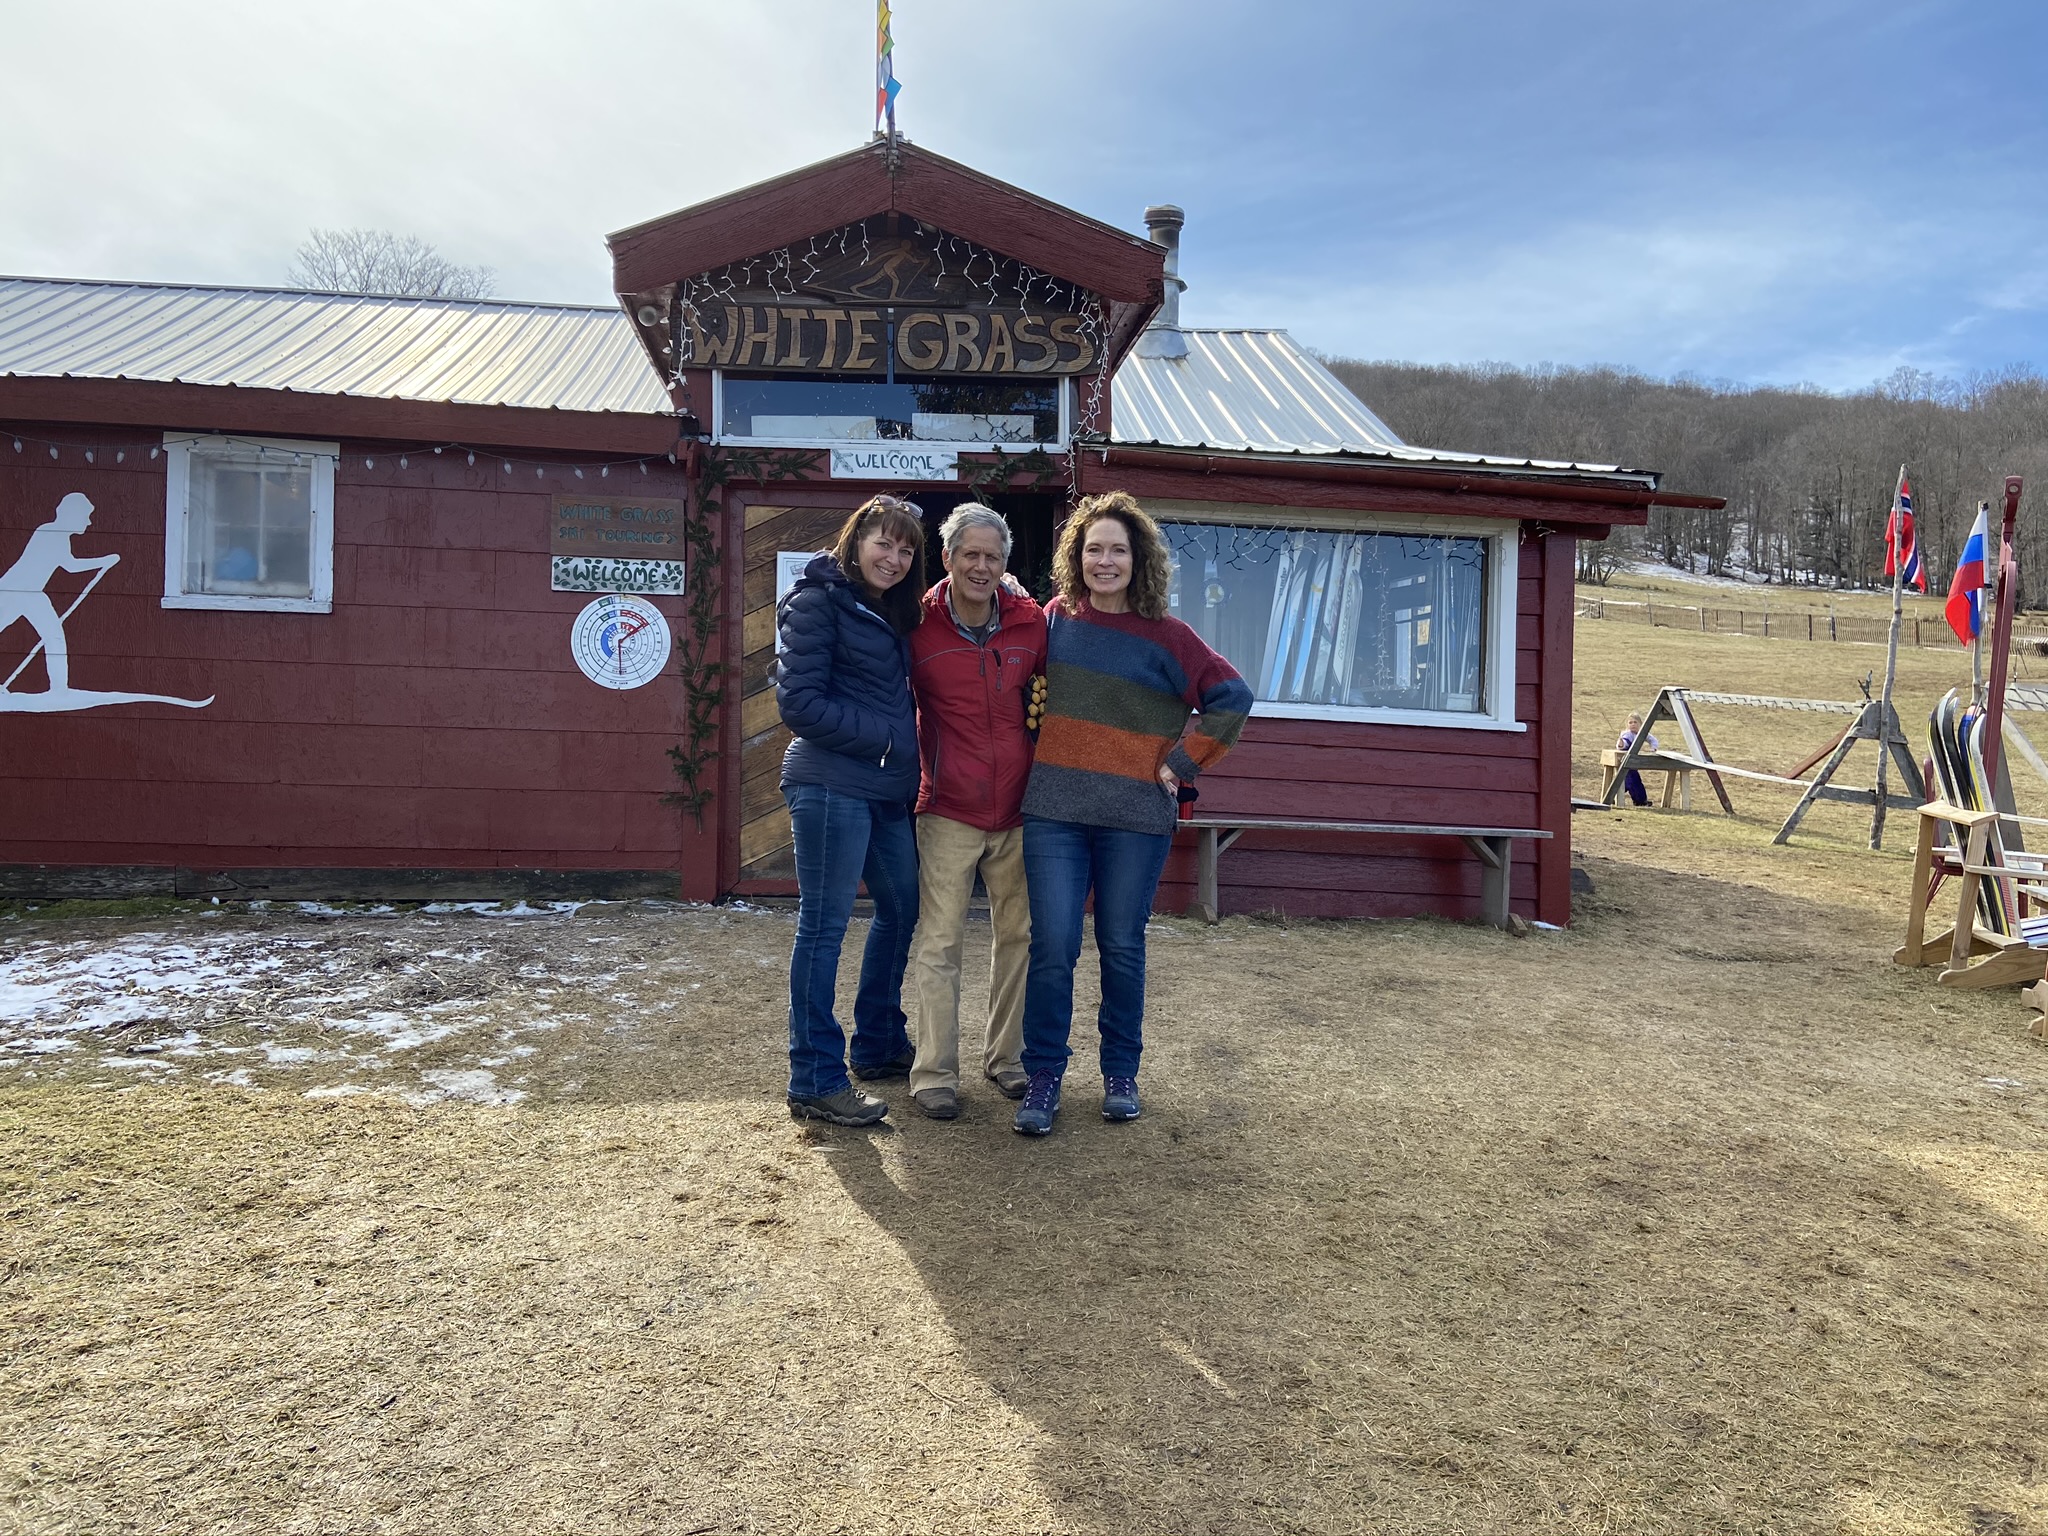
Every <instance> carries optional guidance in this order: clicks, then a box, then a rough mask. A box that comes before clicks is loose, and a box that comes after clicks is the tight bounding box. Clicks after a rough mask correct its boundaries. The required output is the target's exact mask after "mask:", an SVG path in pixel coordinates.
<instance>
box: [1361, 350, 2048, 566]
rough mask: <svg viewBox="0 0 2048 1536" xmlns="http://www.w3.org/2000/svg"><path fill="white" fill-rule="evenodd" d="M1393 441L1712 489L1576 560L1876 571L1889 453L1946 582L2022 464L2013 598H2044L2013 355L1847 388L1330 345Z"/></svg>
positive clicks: (2030, 448)
mask: <svg viewBox="0 0 2048 1536" xmlns="http://www.w3.org/2000/svg"><path fill="white" fill-rule="evenodd" d="M1327 361H1328V363H1329V366H1330V368H1331V369H1332V370H1333V371H1334V372H1335V373H1336V374H1337V376H1338V377H1339V378H1340V379H1342V380H1343V381H1344V382H1345V383H1346V384H1347V385H1349V386H1350V388H1351V389H1352V391H1353V392H1354V393H1356V394H1357V395H1358V397H1359V398H1360V399H1362V400H1364V401H1365V402H1366V404H1368V405H1369V406H1371V407H1372V409H1373V410H1374V411H1375V412H1376V413H1377V414H1378V415H1379V416H1380V417H1381V418H1382V419H1383V420H1384V421H1385V422H1386V423H1387V425H1388V426H1390V427H1392V428H1393V429H1394V431H1395V432H1396V433H1398V434H1399V435H1400V436H1401V437H1402V438H1403V439H1405V440H1406V441H1407V442H1410V443H1413V444H1416V445H1419V446H1426V447H1430V448H1452V449H1459V450H1462V451H1465V452H1471V453H1487V454H1502V455H1509V456H1513V457H1518V458H1519V457H1525V456H1526V457H1530V458H1540V459H1566V460H1574V461H1577V462H1579V463H1597V464H1618V465H1620V466H1622V467H1623V468H1627V469H1654V470H1657V471H1659V472H1660V473H1661V474H1662V475H1663V482H1662V483H1663V486H1664V488H1665V489H1666V490H1670V491H1684V492H1690V493H1695V494H1700V495H1708V496H1725V497H1726V498H1727V499H1728V506H1727V508H1726V510H1725V511H1721V512H1698V511H1691V510H1687V509H1684V508H1677V507H1656V508H1652V509H1651V512H1650V522H1649V526H1648V527H1647V528H1618V529H1616V530H1615V533H1614V537H1613V538H1611V539H1609V540H1608V541H1607V542H1606V543H1604V544H1591V543H1584V544H1581V545H1580V574H1581V576H1582V577H1583V578H1585V579H1588V580H1595V581H1601V580H1605V579H1606V578H1607V576H1608V575H1610V574H1611V573H1612V572H1613V570H1614V569H1615V567H1616V565H1617V564H1618V563H1620V562H1622V561H1627V560H1647V561H1654V562H1661V563H1664V564H1668V565H1671V566H1673V567H1674V568H1676V569H1679V570H1690V571H1692V572H1694V573H1697V574H1705V575H1714V576H1744V577H1747V578H1748V579H1750V580H1757V581H1771V582H1784V583H1810V584H1814V585H1819V586H1830V587H1835V586H1869V585H1877V584H1881V583H1882V581H1883V577H1882V575H1881V572H1882V571H1883V569H1884V523H1885V515H1886V513H1887V511H1888V510H1889V509H1890V507H1891V500H1892V487H1893V485H1894V483H1895V482H1896V480H1897V478H1898V473H1899V465H1900V464H1901V463H1903V464H1905V465H1906V466H1907V472H1908V475H1909V477H1910V479H1911V481H1912V486H1913V496H1914V503H1915V510H1916V512H1917V514H1918V516H1919V519H1920V523H1919V527H1920V538H1921V541H1922V559H1923V560H1924V561H1925V562H1926V566H1927V576H1928V586H1929V589H1930V590H1932V591H1937V592H1939V591H1941V590H1943V589H1945V588H1946V586H1947V584H1948V579H1949V576H1950V574H1951V573H1952V572H1953V571H1954V569H1955V562H1956V556H1957V554H1958V552H1959V551H1960V549H1961V547H1962V542H1963V540H1964V539H1966V538H1967V537H1968V536H1969V531H1970V524H1971V522H1972V520H1973V519H1974V518H1975V516H1976V508H1977V503H1978V502H1979V501H1989V502H1991V503H1992V517H1991V528H1992V533H1993V535H1994V537H1995V536H1996V534H1997V530H1998V511H1999V507H2000V505H2001V503H2002V499H2003V487H2004V480H2005V476H2007V475H2009V474H2017V475H2024V476H2026V477H2027V495H2026V499H2025V500H2024V501H2023V502H2022V503H2021V507H2020V526H2019V557H2020V570H2021V573H2022V602H2023V603H2028V604H2029V605H2038V604H2039V603H2041V602H2043V601H2048V378H2043V377H2042V376H2041V375H2040V374H2038V373H2035V372H2033V371H2032V370H2029V369H2023V368H2014V369H2008V370H2005V371H2003V372H1999V373H1990V374H1981V375H1977V376H1974V377H1971V378H1969V379H1963V380H1957V379H1949V378H1942V377H1938V376H1936V375H1934V374H1931V373H1925V372H1921V371H1918V370H1915V369H1910V368H1902V369H1900V370H1898V371H1897V372H1896V373H1894V374H1892V375H1891V376H1890V377H1889V378H1886V379H1883V380H1880V381H1879V382H1878V383H1876V384H1873V385H1872V386H1871V387H1870V388H1868V389H1865V390H1861V391H1858V392H1856V393H1853V394H1839V395H1838V394H1829V393H1827V392H1825V391H1822V390H1818V389H1810V388H1797V389H1784V388H1747V387H1741V386H1736V385H1730V384H1707V383H1701V382H1697V381H1694V380H1690V379H1677V380H1663V379H1653V378H1650V377H1647V376H1646V375H1643V374H1640V373H1634V372H1630V371H1628V370H1626V369H1620V368H1558V367H1549V366H1543V367H1535V368H1515V367H1509V366H1506V365H1503V364H1493V365H1483V366H1480V367H1450V366H1432V365H1424V364H1417V363H1392V362H1361V361H1357V360H1355V359H1348V358H1331V359H1327Z"/></svg>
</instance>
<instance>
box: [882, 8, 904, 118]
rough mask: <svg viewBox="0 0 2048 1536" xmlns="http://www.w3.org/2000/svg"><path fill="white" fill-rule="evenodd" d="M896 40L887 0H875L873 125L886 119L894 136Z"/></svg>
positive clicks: (898, 87) (897, 86)
mask: <svg viewBox="0 0 2048 1536" xmlns="http://www.w3.org/2000/svg"><path fill="white" fill-rule="evenodd" d="M902 89H903V87H902V86H900V85H898V84H897V83H896V42H895V39H893V38H892V37H890V36H889V0H875V127H876V128H877V129H880V128H881V126H882V124H883V123H884V122H885V121H886V122H887V123H888V125H889V137H890V138H892V139H893V138H895V137H896V93H897V92H898V91H900V90H902Z"/></svg>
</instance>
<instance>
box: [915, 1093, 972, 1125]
mask: <svg viewBox="0 0 2048 1536" xmlns="http://www.w3.org/2000/svg"><path fill="white" fill-rule="evenodd" d="M910 1101H911V1102H912V1103H913V1104H915V1105H916V1106H917V1107H918V1109H919V1110H920V1111H921V1112H922V1113H923V1115H924V1117H925V1119H927V1120H958V1119H959V1118H960V1095H959V1094H958V1093H957V1092H955V1091H954V1090H953V1089H951V1088H920V1089H918V1090H917V1092H915V1093H913V1094H912V1095H911V1096H910Z"/></svg>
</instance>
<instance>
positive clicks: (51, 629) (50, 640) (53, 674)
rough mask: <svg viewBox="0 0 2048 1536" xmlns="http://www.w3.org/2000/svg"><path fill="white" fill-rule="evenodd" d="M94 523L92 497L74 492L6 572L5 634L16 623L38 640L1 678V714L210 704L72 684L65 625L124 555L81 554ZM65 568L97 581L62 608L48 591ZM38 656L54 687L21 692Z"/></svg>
mask: <svg viewBox="0 0 2048 1536" xmlns="http://www.w3.org/2000/svg"><path fill="white" fill-rule="evenodd" d="M91 524H92V502H91V501H90V500H88V499H87V498H86V496H85V495H84V494H83V493H81V492H79V491H73V492H71V493H70V494H69V495H68V496H66V497H65V498H64V499H63V500H62V501H60V502H58V503H57V511H56V515H55V516H53V517H52V518H51V519H50V520H49V521H48V522H47V523H45V524H43V526H42V527H40V528H38V529H37V530H36V531H35V532H34V533H31V534H30V535H29V536H28V544H27V546H26V547H25V548H24V549H23V550H22V552H21V558H20V559H18V560H16V561H15V562H14V564H13V565H12V566H10V567H9V568H8V570H7V572H6V574H5V575H0V634H4V633H5V632H6V631H7V630H8V629H10V628H12V627H13V626H14V624H15V623H16V622H22V623H26V624H27V625H28V627H29V628H30V629H32V630H34V631H35V634H36V641H35V644H34V645H32V646H30V647H29V652H28V654H27V655H26V656H24V657H22V659H21V662H20V664H19V665H18V666H16V667H15V669H14V670H13V671H12V672H10V673H8V675H7V678H6V680H5V681H4V682H0V714H56V713H60V712H63V711H66V710H74V709H98V708H99V707H101V706H102V705H105V704H177V705H179V706H181V707H183V708H185V709H204V708H205V707H206V706H207V705H209V704H211V703H212V702H213V699H212V697H211V696H210V695H209V696H208V697H206V698H203V699H173V698H167V697H166V696H165V695H163V694H160V693H107V692H101V691H97V690H94V689H87V688H74V687H72V686H71V648H70V646H69V645H68V644H67V643H66V641H65V637H64V624H65V621H66V620H68V619H69V618H70V617H71V615H72V614H74V613H76V612H77V611H78V609H79V606H80V605H81V604H82V603H84V601H85V600H86V599H87V598H88V597H91V596H92V590H93V588H94V587H96V586H98V585H99V584H100V578H101V577H103V576H105V575H106V574H107V572H108V571H110V570H112V569H113V568H114V566H115V565H116V564H117V563H118V562H119V560H120V558H121V557H120V556H119V555H81V554H78V553H77V552H76V551H74V550H73V549H72V547H71V541H72V539H74V538H75V537H77V536H78V535H79V534H81V533H84V532H85V531H86V529H87V528H88V527H90V526H91ZM59 571H72V572H80V571H91V572H92V580H90V581H88V582H87V583H86V584H85V590H84V591H83V592H80V593H79V594H78V596H77V597H75V598H73V599H72V600H71V605H70V606H69V607H68V608H66V609H65V610H64V611H63V612H62V613H59V612H58V611H57V605H56V604H55V603H53V602H51V601H50V597H49V594H48V593H47V592H46V591H44V588H45V587H47V586H48V585H49V583H50V578H51V577H53V576H55V575H56V574H57V573H58V572H59ZM38 655H41V656H42V658H43V670H44V673H45V674H46V675H47V676H48V678H49V687H48V688H46V689H44V690H43V691H42V692H40V693H16V692H15V691H14V683H15V680H16V679H17V678H19V677H20V676H21V674H22V673H24V672H26V671H27V670H28V666H29V663H30V662H32V661H34V660H35V659H36V657H37V656H38Z"/></svg>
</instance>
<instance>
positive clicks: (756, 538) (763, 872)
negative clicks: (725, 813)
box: [727, 487, 872, 891]
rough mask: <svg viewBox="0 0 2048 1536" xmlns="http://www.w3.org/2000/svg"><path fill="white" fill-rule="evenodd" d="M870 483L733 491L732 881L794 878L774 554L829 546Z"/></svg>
mask: <svg viewBox="0 0 2048 1536" xmlns="http://www.w3.org/2000/svg"><path fill="white" fill-rule="evenodd" d="M869 494H872V490H871V488H865V487H862V488H855V487H849V488H847V489H846V490H843V491H838V492H828V491H815V490H805V491H800V492H799V491H794V490H784V489H782V488H780V487H769V488H768V489H765V490H760V491H753V492H740V493H737V494H735V495H734V497H733V498H732V499H733V504H734V506H733V510H732V511H730V512H729V513H728V516H727V525H728V527H731V526H732V525H733V524H734V523H737V524H738V526H739V527H740V528H741V529H743V530H744V532H743V540H744V543H743V547H742V552H741V558H740V561H739V580H740V600H739V602H738V604H737V605H736V607H737V610H738V631H739V636H740V642H739V654H740V667H739V673H740V676H739V699H740V706H739V710H738V715H739V776H738V783H737V786H736V787H737V804H736V806H735V808H734V810H735V812H736V814H735V816H734V819H735V821H736V823H737V827H738V835H739V846H738V865H737V868H738V883H739V888H740V889H741V890H743V891H750V890H760V889H763V887H762V886H761V884H760V882H763V881H766V882H772V883H776V884H775V888H777V889H780V888H781V884H780V883H781V882H788V881H791V880H794V879H795V878H796V855H795V849H794V846H793V844H792V843H791V840H790V831H789V810H788V808H787V807H786V806H785V805H784V804H783V802H782V787H781V775H782V754H783V751H784V749H785V748H787V747H788V746H789V740H790V737H789V731H788V729H787V727H785V726H784V725H783V723H782V717H781V715H780V714H779V713H778V712H777V710H776V707H775V556H776V553H777V551H779V550H785V549H806V550H816V549H824V548H827V547H829V546H830V545H831V543H832V540H833V537H834V535H836V534H837V533H838V531H839V525H840V524H841V523H843V522H845V521H846V515H847V513H849V512H851V511H852V510H853V509H854V508H855V507H857V506H858V505H860V503H861V502H862V501H864V500H866V499H867V496H868V495H869Z"/></svg>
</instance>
